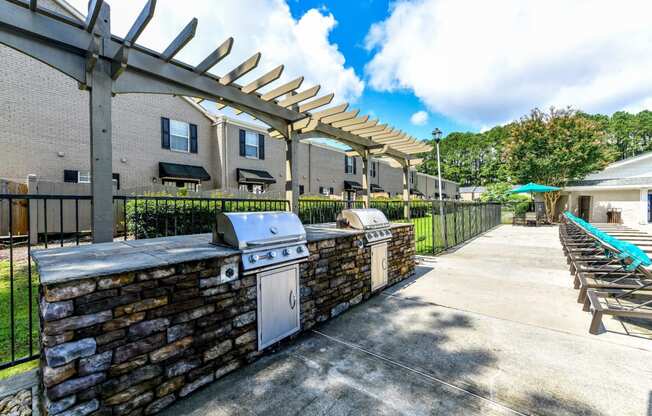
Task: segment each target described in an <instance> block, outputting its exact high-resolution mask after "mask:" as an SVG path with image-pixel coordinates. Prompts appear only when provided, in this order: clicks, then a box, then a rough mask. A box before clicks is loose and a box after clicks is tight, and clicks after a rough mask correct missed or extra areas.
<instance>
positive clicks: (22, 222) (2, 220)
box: [0, 179, 29, 238]
mask: <svg viewBox="0 0 652 416" xmlns="http://www.w3.org/2000/svg"><path fill="white" fill-rule="evenodd" d="M26 193H27V185H26V184H24V183H17V182H11V181H7V180H3V179H0V194H26ZM10 211H11V214H10ZM10 215H11V217H12V221H11V233H13V234H14V235H15V236H24V235H27V231H28V229H29V224H28V222H27V201H24V200H17V201H9V200H0V238H2V237H3V236H7V235H9V234H10V230H9V217H10Z"/></svg>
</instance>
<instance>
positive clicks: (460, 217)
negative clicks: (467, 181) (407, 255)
mask: <svg viewBox="0 0 652 416" xmlns="http://www.w3.org/2000/svg"><path fill="white" fill-rule="evenodd" d="M418 204H419V207H420V209H419V210H418V211H419V212H418V214H419V215H414V212H415V211H417V210H411V212H412V213H413V215H412V217H411V219H410V220H409V221H410V222H411V223H413V224H414V233H415V240H416V251H417V253H419V254H437V253H440V252H442V251H445V250H447V249H449V248H452V247H455V246H458V245H460V244H462V243H464V242H466V241H468V240H471V239H472V238H474V237H476V236H478V235H479V234H482V233H484V232H486V231H488V230H490V229H492V228H493V227H496V226H497V225H499V224H500V219H501V206H500V204H493V203H476V202H459V201H442V202H440V201H418ZM426 208H427V209H426Z"/></svg>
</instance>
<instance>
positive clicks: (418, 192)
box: [410, 189, 423, 196]
mask: <svg viewBox="0 0 652 416" xmlns="http://www.w3.org/2000/svg"><path fill="white" fill-rule="evenodd" d="M410 194H412V195H416V196H423V192H421V191H420V190H418V189H410Z"/></svg>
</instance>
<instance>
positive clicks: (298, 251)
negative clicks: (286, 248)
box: [297, 246, 303, 254]
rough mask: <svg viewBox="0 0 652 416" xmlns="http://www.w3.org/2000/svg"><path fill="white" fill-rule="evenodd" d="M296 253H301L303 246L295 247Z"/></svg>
mask: <svg viewBox="0 0 652 416" xmlns="http://www.w3.org/2000/svg"><path fill="white" fill-rule="evenodd" d="M297 253H299V254H301V253H303V247H301V246H299V247H297Z"/></svg>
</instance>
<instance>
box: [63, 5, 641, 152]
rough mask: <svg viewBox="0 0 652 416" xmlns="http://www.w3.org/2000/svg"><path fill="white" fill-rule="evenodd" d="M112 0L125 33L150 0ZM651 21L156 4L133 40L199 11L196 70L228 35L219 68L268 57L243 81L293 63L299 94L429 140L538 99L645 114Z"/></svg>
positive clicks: (603, 10)
mask: <svg viewBox="0 0 652 416" xmlns="http://www.w3.org/2000/svg"><path fill="white" fill-rule="evenodd" d="M68 1H69V2H70V3H72V4H73V5H74V6H75V7H77V8H78V9H79V10H82V11H84V9H85V8H86V4H87V0H68ZM107 2H108V3H109V4H110V5H111V10H112V16H113V17H112V23H111V24H112V31H113V33H114V34H116V35H118V36H124V35H125V34H126V33H127V31H128V30H129V28H130V27H131V24H132V22H133V21H134V20H135V18H136V16H137V15H138V13H139V12H140V9H141V8H142V7H143V5H144V3H145V0H107ZM180 4H183V7H179V5H180ZM650 15H652V2H650V1H649V0H630V1H628V3H627V7H619V6H615V3H614V2H613V1H612V0H574V1H572V2H569V1H567V0H547V1H546V2H524V1H522V0H499V1H484V0H392V1H388V0H356V1H344V0H238V1H232V0H211V1H207V0H184V1H183V3H181V2H179V1H178V0H157V7H156V13H155V15H154V19H153V20H152V22H151V23H150V24H149V25H148V27H147V29H146V30H145V32H144V33H143V35H142V36H141V37H140V38H139V39H138V43H139V44H141V45H143V46H146V47H149V48H151V49H153V50H158V51H162V50H164V49H165V47H166V46H167V45H168V43H169V42H170V41H171V40H172V39H173V38H174V36H176V34H177V33H178V32H179V31H180V30H181V29H182V28H183V27H184V26H185V25H186V24H187V23H188V22H189V21H190V19H192V18H194V17H197V18H198V19H199V25H198V28H197V34H196V36H195V38H194V39H193V40H192V41H191V42H190V43H189V44H188V45H187V46H186V47H185V48H184V49H183V50H182V51H181V53H180V54H179V55H178V56H177V57H176V58H178V59H179V60H182V61H184V62H186V63H188V64H191V65H196V64H198V63H199V62H201V60H203V58H204V57H205V56H206V55H207V54H208V53H210V51H212V50H213V49H214V48H215V47H216V46H217V45H218V44H219V43H221V42H222V41H223V40H224V39H226V38H227V37H230V36H232V37H234V38H235V44H234V47H233V50H232V52H231V54H230V55H229V57H227V58H226V59H225V60H224V61H222V62H220V63H219V64H218V65H217V66H216V67H215V68H213V69H211V72H212V73H214V74H215V75H217V76H221V75H223V74H225V73H226V72H227V71H229V70H230V69H232V68H234V67H235V66H236V65H238V64H240V63H241V62H243V61H244V60H245V59H247V58H249V57H250V56H251V55H252V54H253V53H254V52H256V51H260V52H261V53H262V59H261V61H260V63H259V65H258V68H257V69H256V70H255V71H253V72H252V73H250V74H248V75H247V76H245V77H244V78H243V79H241V80H239V82H241V83H246V82H248V81H249V80H251V79H254V78H255V77H258V76H260V75H261V74H262V73H264V72H266V71H268V70H270V69H272V68H274V67H275V66H277V65H279V64H284V65H285V71H284V74H283V77H282V78H281V79H280V80H279V81H277V83H276V85H280V83H281V82H285V81H288V80H290V79H292V78H294V77H297V76H299V75H303V76H305V82H304V85H303V86H302V89H303V88H306V87H310V86H311V85H314V84H320V85H321V86H322V90H321V91H320V94H326V93H329V92H334V93H335V95H336V98H335V100H334V102H333V104H337V103H338V102H342V101H347V102H350V103H351V107H352V108H358V109H360V110H361V115H364V114H368V115H370V116H372V117H378V118H379V119H380V120H381V122H383V123H388V124H390V125H393V126H394V127H398V128H400V129H403V130H404V131H406V132H408V133H410V134H411V135H413V136H415V137H417V138H420V139H426V138H429V137H430V132H431V130H432V129H433V128H434V127H439V128H440V129H442V130H443V131H444V133H449V132H451V131H466V130H471V131H481V130H483V129H487V128H490V127H493V126H495V125H498V124H504V123H507V122H510V121H512V120H515V119H518V118H520V117H522V116H523V115H525V114H527V113H528V112H529V111H530V110H531V109H532V108H534V107H539V108H544V109H545V108H548V107H550V106H556V107H567V106H571V107H574V108H576V109H580V110H583V111H587V112H591V113H598V112H599V113H603V114H611V113H613V112H615V111H619V110H627V111H631V112H637V111H640V110H642V109H650V108H651V107H652V54H650V52H649V51H650V50H652V25H650V24H649V16H650ZM270 88H273V86H270ZM263 91H264V90H263ZM227 114H230V113H228V112H227Z"/></svg>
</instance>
